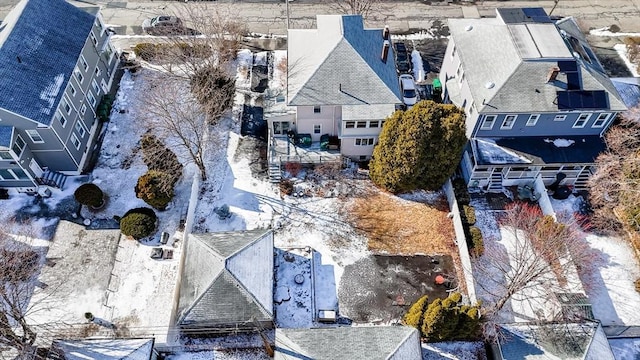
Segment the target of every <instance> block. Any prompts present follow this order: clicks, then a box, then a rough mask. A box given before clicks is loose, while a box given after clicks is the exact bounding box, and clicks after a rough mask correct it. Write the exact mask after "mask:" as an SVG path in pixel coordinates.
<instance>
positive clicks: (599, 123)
mask: <svg viewBox="0 0 640 360" xmlns="http://www.w3.org/2000/svg"><path fill="white" fill-rule="evenodd" d="M603 115H604V118H603ZM609 119H611V113H600V114H598V117H597V118H596V120H595V121H594V122H593V125H591V127H592V128H601V127H604V125H605V124H606V123H607V121H609Z"/></svg>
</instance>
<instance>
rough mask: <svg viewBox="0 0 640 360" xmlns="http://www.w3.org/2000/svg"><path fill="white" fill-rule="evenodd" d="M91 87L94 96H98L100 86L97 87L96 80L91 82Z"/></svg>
mask: <svg viewBox="0 0 640 360" xmlns="http://www.w3.org/2000/svg"><path fill="white" fill-rule="evenodd" d="M91 86H92V87H93V91H95V92H96V96H100V86H98V82H97V81H96V79H93V80H91Z"/></svg>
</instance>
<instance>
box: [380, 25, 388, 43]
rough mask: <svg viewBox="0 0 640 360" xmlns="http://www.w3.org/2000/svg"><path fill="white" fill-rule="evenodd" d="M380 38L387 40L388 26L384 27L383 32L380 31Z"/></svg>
mask: <svg viewBox="0 0 640 360" xmlns="http://www.w3.org/2000/svg"><path fill="white" fill-rule="evenodd" d="M382 38H383V39H385V40H389V25H385V26H384V30H382Z"/></svg>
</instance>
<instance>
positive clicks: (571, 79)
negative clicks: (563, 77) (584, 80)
mask: <svg viewBox="0 0 640 360" xmlns="http://www.w3.org/2000/svg"><path fill="white" fill-rule="evenodd" d="M567 89H568V90H580V74H579V73H577V72H569V73H567Z"/></svg>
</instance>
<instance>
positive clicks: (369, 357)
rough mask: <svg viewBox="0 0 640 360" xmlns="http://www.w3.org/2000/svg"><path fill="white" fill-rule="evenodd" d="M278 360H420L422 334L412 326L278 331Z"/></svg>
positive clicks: (276, 354)
mask: <svg viewBox="0 0 640 360" xmlns="http://www.w3.org/2000/svg"><path fill="white" fill-rule="evenodd" d="M274 359H276V360H294V359H295V360H301V359H315V360H325V359H326V360H330V359H351V360H358V359H363V360H364V359H366V360H376V359H380V360H382V359H385V360H419V359H422V353H421V349H420V337H419V335H418V331H417V330H416V329H414V328H411V327H408V326H363V327H335V328H316V329H276V349H275V356H274Z"/></svg>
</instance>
